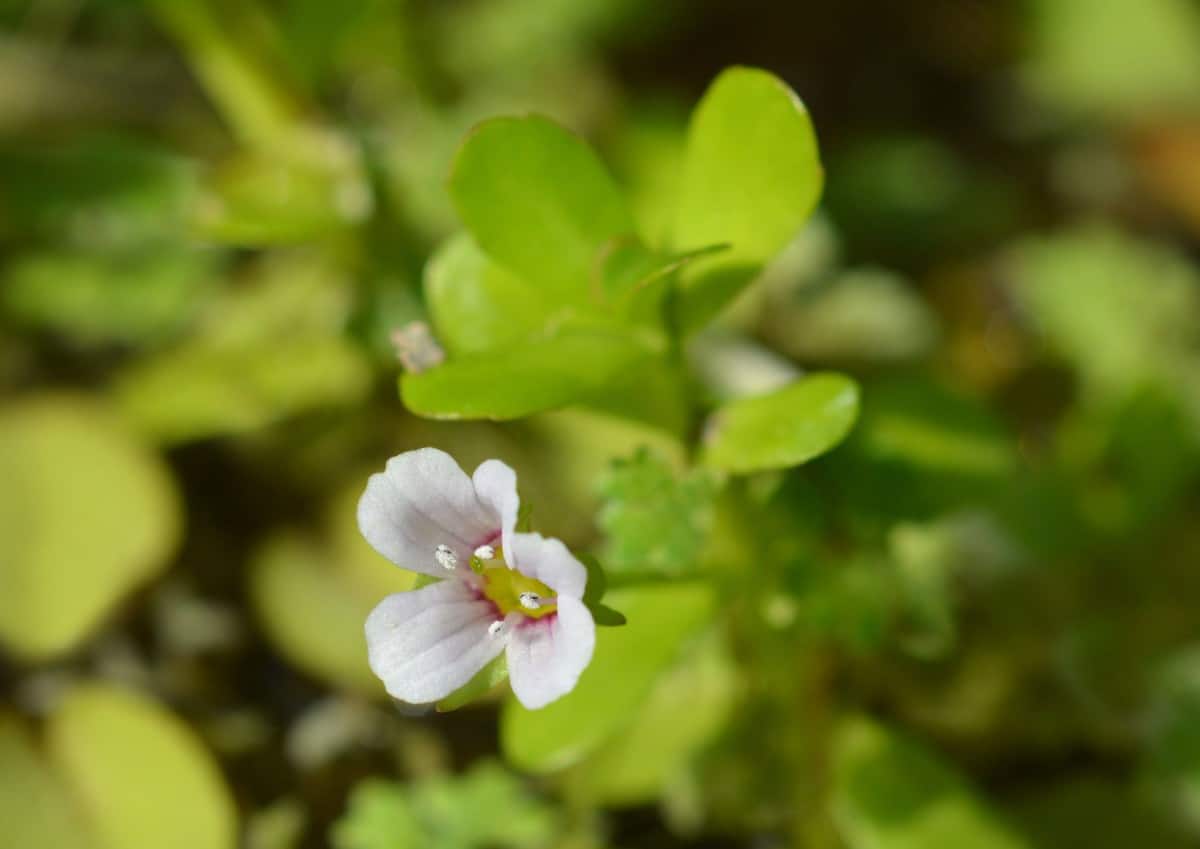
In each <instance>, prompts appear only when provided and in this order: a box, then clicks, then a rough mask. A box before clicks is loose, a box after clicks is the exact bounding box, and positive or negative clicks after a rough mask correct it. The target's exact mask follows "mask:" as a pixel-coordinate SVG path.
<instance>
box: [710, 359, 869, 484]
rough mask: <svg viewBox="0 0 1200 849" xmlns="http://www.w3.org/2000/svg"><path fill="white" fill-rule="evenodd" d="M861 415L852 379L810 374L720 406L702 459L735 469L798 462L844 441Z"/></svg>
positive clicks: (746, 469)
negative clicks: (790, 382)
mask: <svg viewBox="0 0 1200 849" xmlns="http://www.w3.org/2000/svg"><path fill="white" fill-rule="evenodd" d="M857 417H858V386H857V385H856V384H855V383H854V381H853V380H851V379H850V378H848V377H844V376H843V375H840V374H815V375H811V376H809V377H806V378H803V379H802V380H799V381H797V382H795V383H793V384H791V385H790V386H786V387H784V388H783V389H780V390H778V391H776V392H772V393H770V394H769V395H760V396H757V397H753V398H742V399H739V400H736V401H731V402H729V403H728V404H725V405H723V406H722V407H720V408H719V409H717V410H716V411H715V412H714V413H713V415H712V419H711V420H710V421H709V426H708V429H707V431H706V433H705V436H704V462H705V463H707V464H708V465H710V466H714V467H716V468H719V469H725V470H727V471H731V472H735V473H746V472H754V471H763V470H766V469H778V468H783V467H786V466H795V465H797V464H799V463H804V462H806V461H808V460H811V459H812V458H814V457H817V456H819V455H821V454H824V453H825V452H826V451H828V450H829V449H831V448H833V447H834V446H835V445H837V444H838V443H839V442H841V441H842V439H843V438H844V437H845V436H846V434H847V433H848V432H849V431H850V428H851V426H852V425H853V424H854V421H855V419H856V418H857Z"/></svg>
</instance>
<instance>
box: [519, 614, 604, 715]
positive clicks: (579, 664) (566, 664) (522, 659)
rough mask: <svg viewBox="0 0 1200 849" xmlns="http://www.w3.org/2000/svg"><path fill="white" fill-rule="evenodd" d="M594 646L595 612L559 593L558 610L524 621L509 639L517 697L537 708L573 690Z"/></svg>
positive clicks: (529, 705) (588, 661)
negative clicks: (549, 614)
mask: <svg viewBox="0 0 1200 849" xmlns="http://www.w3.org/2000/svg"><path fill="white" fill-rule="evenodd" d="M595 647H596V625H595V623H594V622H593V621H592V614H591V613H589V612H588V609H587V608H586V607H584V605H583V602H581V601H576V600H575V599H574V598H570V597H567V596H560V597H559V599H558V612H557V613H555V614H554V615H552V616H546V617H543V618H542V619H527V620H525V621H523V622H521V623H520V624H519V625H518V626H517V627H516V628H514V629H513V630H512V636H511V637H510V638H509V642H508V677H509V680H510V681H511V682H512V689H513V693H514V694H516V697H517V700H518V701H520V702H521V704H523V705H524V706H525V707H527V708H529V709H530V710H536V709H537V708H540V707H545V706H546V705H547V704H549V703H550V702H552V701H554V700H555V699H557V698H559V697H561V696H564V695H566V694H567V693H569V692H571V690H572V689H574V687H575V682H576V681H578V680H579V675H580V673H582V672H583V670H584V669H585V668H586V667H587V665H588V663H590V662H591V660H592V650H593V649H594V648H595Z"/></svg>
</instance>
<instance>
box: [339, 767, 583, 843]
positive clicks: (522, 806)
mask: <svg viewBox="0 0 1200 849" xmlns="http://www.w3.org/2000/svg"><path fill="white" fill-rule="evenodd" d="M561 831H562V825H561V823H560V822H559V817H558V814H557V812H556V811H555V810H554V808H552V807H551V806H550V805H548V804H546V803H545V802H543V801H541V800H539V799H537V798H535V797H534V796H532V795H531V794H530V793H529V791H528V790H526V788H525V787H524V785H523V784H522V783H521V781H520V779H519V778H517V777H516V776H514V775H513V774H512V773H510V772H508V771H507V770H505V769H504V768H503V767H501V766H500V765H499V764H496V763H494V762H491V761H484V762H483V763H480V764H478V765H476V766H475V767H473V768H472V769H471V771H470V772H468V773H467V774H466V775H456V776H435V777H432V778H425V779H422V780H420V781H418V782H415V783H406V784H401V783H399V782H389V781H380V780H378V779H369V780H367V781H365V782H363V783H362V784H360V785H358V786H357V787H356V788H355V789H354V792H353V793H352V794H351V796H350V807H349V810H348V811H347V812H346V815H345V816H344V817H343V818H342V819H341V820H339V821H338V822H337V823H336V824H335V825H334V828H333V833H332V837H333V845H334V846H335V847H336V849H429V847H437V849H490V847H499V849H539V847H548V846H550V845H552V844H554V842H555V838H556V837H557V836H558V835H560V834H561Z"/></svg>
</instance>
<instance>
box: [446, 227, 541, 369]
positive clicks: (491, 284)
mask: <svg viewBox="0 0 1200 849" xmlns="http://www.w3.org/2000/svg"><path fill="white" fill-rule="evenodd" d="M425 297H426V299H427V300H428V302H429V312H430V315H431V316H432V317H433V324H434V328H435V329H436V330H437V336H438V340H439V341H440V342H441V343H442V345H443V346H444V347H445V348H446V350H447V351H448V352H449V354H450V355H451V356H452V357H459V356H463V355H466V354H473V353H477V352H480V351H488V350H495V349H498V348H503V347H505V346H508V345H513V344H516V343H517V342H519V341H520V340H522V339H524V338H526V337H528V336H530V335H532V334H533V333H534V332H536V331H539V330H541V329H542V328H543V327H544V326H545V324H546V322H547V320H548V319H549V317H550V314H551V313H552V311H553V308H554V302H553V301H552V299H550V298H549V297H548V296H547V294H546V293H544V292H539V291H538V290H537V289H536V288H534V287H533V286H530V285H529V284H527V283H525V282H524V281H523V280H520V279H519V278H517V277H514V276H513V275H512V274H509V273H508V272H507V271H505V270H504V269H503V268H501V267H500V266H499V265H497V264H496V263H495V262H493V261H492V260H490V259H488V257H487V256H485V255H484V253H483V252H482V251H481V250H479V247H478V246H477V245H476V244H475V242H474V240H472V239H471V237H470V236H469V235H467V234H466V233H459V234H458V235H456V236H453V237H451V238H450V239H448V240H447V241H446V242H445V243H443V244H442V246H441V247H439V248H438V250H437V252H436V253H435V254H434V255H433V256H432V257H431V258H430V260H429V263H428V264H427V265H426V266H425Z"/></svg>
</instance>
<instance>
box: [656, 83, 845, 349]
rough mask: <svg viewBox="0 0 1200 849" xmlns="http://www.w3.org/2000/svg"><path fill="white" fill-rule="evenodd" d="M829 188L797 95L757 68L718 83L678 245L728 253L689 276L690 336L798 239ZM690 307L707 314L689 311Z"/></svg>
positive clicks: (685, 184)
mask: <svg viewBox="0 0 1200 849" xmlns="http://www.w3.org/2000/svg"><path fill="white" fill-rule="evenodd" d="M822 181H823V172H822V170H821V162H820V158H819V156H818V152H817V139H816V135H815V134H814V132H813V127H812V121H811V120H810V119H809V116H808V112H807V110H805V108H804V104H803V103H801V102H800V99H799V98H798V97H797V96H796V94H795V92H793V91H792V90H791V89H790V88H788V87H787V85H785V84H784V83H783V82H782V81H781V80H779V79H778V78H777V77H775V76H774V75H773V74H769V73H767V72H766V71H761V70H757V69H754V68H731V69H729V70H727V71H725V72H724V73H722V74H721V75H720V76H719V77H717V79H716V80H715V81H714V82H713V84H712V85H711V86H710V87H709V89H708V91H707V93H706V94H705V95H704V98H703V99H702V100H701V101H700V104H699V106H697V107H696V110H695V112H693V113H692V120H691V125H690V126H689V128H688V140H687V150H686V153H685V155H684V163H683V180H682V183H681V185H680V193H679V207H678V212H677V214H676V219H675V230H674V238H673V239H672V244H673V245H674V246H676V247H679V248H694V247H697V246H700V245H711V244H722V243H728V244H729V245H730V249H729V251H728V252H726V253H723V254H721V255H719V256H714V257H712V258H710V259H707V260H701V261H699V262H696V263H695V264H694V265H693V266H692V267H691V268H689V269H687V270H686V271H685V273H684V286H683V291H684V295H683V298H682V301H683V303H681V305H680V306H681V309H682V310H683V313H684V315H685V316H687V317H688V326H689V327H695V326H698V325H699V324H702V323H703V322H704V320H706V319H707V318H708V317H711V315H713V314H714V313H715V312H716V310H717V309H719V308H720V307H721V306H723V305H724V303H726V302H727V301H728V300H729V299H730V298H732V297H733V295H734V294H736V293H737V291H738V289H740V288H741V286H742V285H744V284H745V283H747V282H749V280H750V279H751V278H752V277H753V276H754V274H755V273H756V272H757V270H758V269H759V268H761V267H762V265H763V264H764V263H765V262H766V261H767V260H769V259H771V258H772V257H773V256H774V255H775V254H776V253H778V252H779V250H780V249H781V248H783V246H784V245H786V244H787V243H788V241H790V240H791V239H792V237H793V236H795V235H796V233H797V232H799V230H800V228H801V226H802V225H803V224H804V222H805V220H807V218H808V216H809V215H810V214H811V213H812V211H813V208H814V207H815V206H816V203H817V199H818V197H819V196H820V194H821V185H822ZM710 288H711V289H713V290H714V291H713V292H708V291H706V290H708V289H710ZM693 299H696V300H697V301H699V302H703V309H699V308H696V309H693V308H692V307H691V306H689V303H688V302H689V301H692V300H693Z"/></svg>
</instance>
